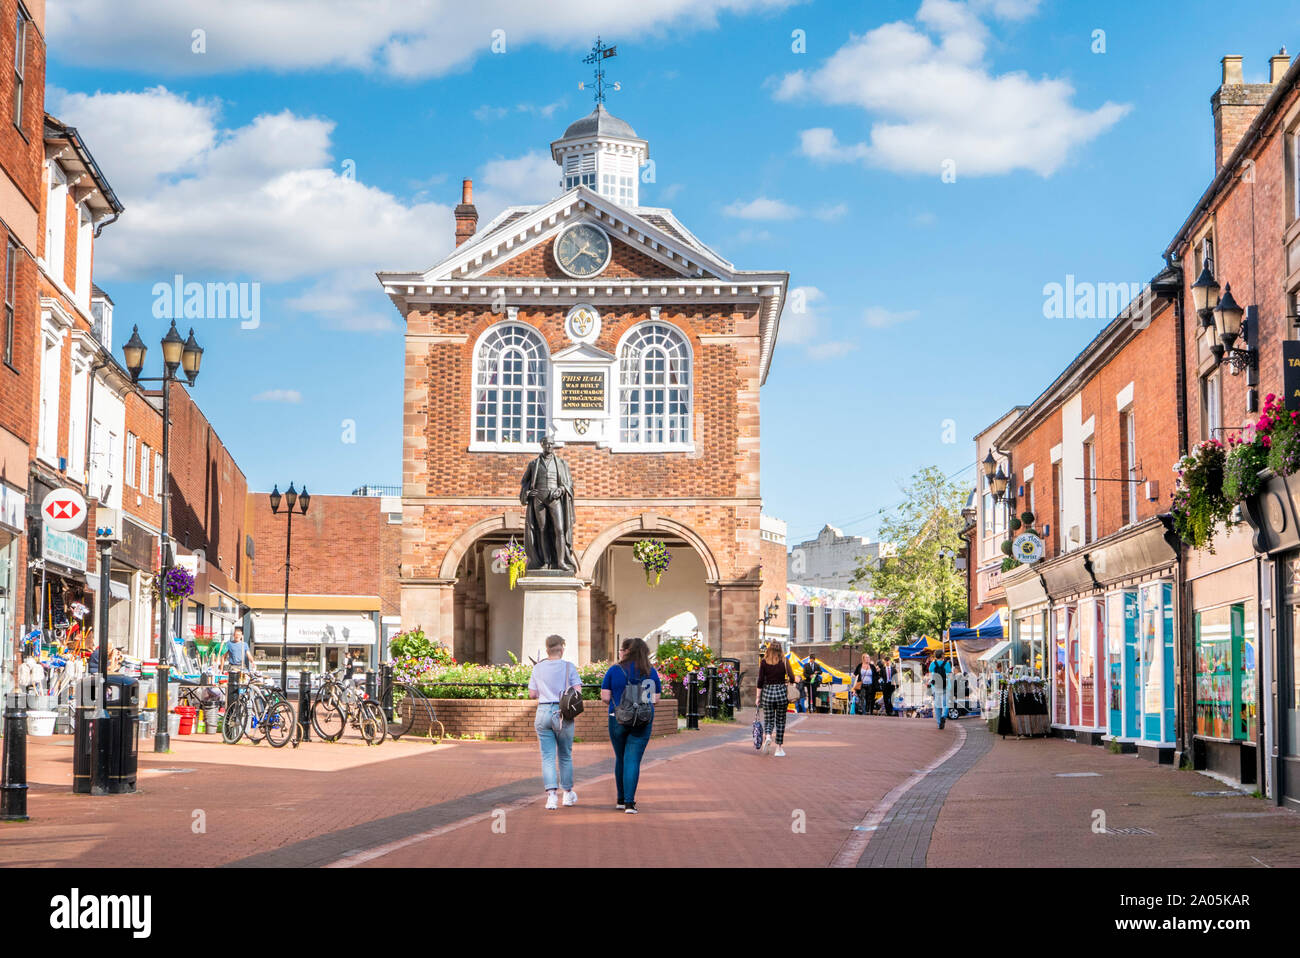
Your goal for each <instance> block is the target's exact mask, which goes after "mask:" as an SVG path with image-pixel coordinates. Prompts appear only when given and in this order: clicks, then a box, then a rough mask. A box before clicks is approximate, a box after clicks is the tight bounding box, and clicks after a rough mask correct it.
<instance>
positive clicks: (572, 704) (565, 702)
mask: <svg viewBox="0 0 1300 958" xmlns="http://www.w3.org/2000/svg"><path fill="white" fill-rule="evenodd" d="M583 707H584V706H583V704H582V690H581V689H575V688H572V687H570V688H567V689H565V690H564V694H563V695H561V696H560V714H561V715H563V716H564V719H565V721H566V722H572V721H573V720H574V719H575V718H577V717H578V716H579V715H581V714H582V710H583Z"/></svg>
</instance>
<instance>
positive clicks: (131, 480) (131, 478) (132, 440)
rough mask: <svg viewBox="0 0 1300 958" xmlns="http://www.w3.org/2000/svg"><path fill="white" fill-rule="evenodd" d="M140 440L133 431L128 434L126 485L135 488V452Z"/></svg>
mask: <svg viewBox="0 0 1300 958" xmlns="http://www.w3.org/2000/svg"><path fill="white" fill-rule="evenodd" d="M139 442H140V440H139V439H138V438H137V437H136V434H135V433H133V432H127V434H126V485H128V486H130V487H132V488H135V487H136V486H135V454H136V449H137V447H138V445H139Z"/></svg>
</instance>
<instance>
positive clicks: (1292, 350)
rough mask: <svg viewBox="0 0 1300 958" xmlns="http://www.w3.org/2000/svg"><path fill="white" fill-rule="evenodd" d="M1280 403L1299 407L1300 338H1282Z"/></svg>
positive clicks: (1287, 406)
mask: <svg viewBox="0 0 1300 958" xmlns="http://www.w3.org/2000/svg"><path fill="white" fill-rule="evenodd" d="M1282 404H1283V405H1284V406H1285V407H1286V408H1287V409H1300V339H1284V340H1282Z"/></svg>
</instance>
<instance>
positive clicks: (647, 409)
mask: <svg viewBox="0 0 1300 958" xmlns="http://www.w3.org/2000/svg"><path fill="white" fill-rule="evenodd" d="M617 355H618V447H620V448H625V449H635V450H642V451H644V450H647V449H650V450H655V449H662V450H689V449H690V448H691V444H692V436H691V411H692V406H693V391H692V384H691V348H690V345H689V344H688V343H687V341H686V337H685V336H683V335H682V333H681V331H680V330H679V329H677V327H675V326H673V325H671V324H669V323H665V322H661V321H659V320H652V321H651V322H648V323H641V324H639V325H637V326H634V327H632V329H630V330H629V331H628V333H627V335H625V336H624V337H623V340H622V342H621V343H619V346H618V354H617Z"/></svg>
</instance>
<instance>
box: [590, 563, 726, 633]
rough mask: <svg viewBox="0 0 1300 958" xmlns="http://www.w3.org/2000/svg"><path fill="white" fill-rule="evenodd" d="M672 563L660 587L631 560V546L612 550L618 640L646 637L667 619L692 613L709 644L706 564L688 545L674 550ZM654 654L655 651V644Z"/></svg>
mask: <svg viewBox="0 0 1300 958" xmlns="http://www.w3.org/2000/svg"><path fill="white" fill-rule="evenodd" d="M671 551H672V560H671V562H670V563H669V565H668V571H667V572H665V573H664V575H663V578H662V579H661V580H660V582H659V585H658V586H656V587H655V588H651V587H650V586H648V585H646V581H645V570H644V569H642V567H641V563H639V562H637V561H636V559H634V558H632V547H631V546H630V545H626V546H623V545H619V546H613V547H612V548H611V549H610V552H611V556H610V581H611V588H612V590H613V594H612V595H611V596H610V598H611V600H612V601H613V602H614V604H615V605H616V606H617V607H618V611H617V613H616V614H615V618H614V629H615V631H616V632H617V633H618V634H617V636H616V639H615V647H617V640H618V639H619V638H628V637H631V636H645V635H648V634H649V633H650V632H652V631H654V630H655V629H657V628H659V627H660V626H661V625H663V624H664V622H666V621H667V620H668V619H671V618H672V617H673V616H675V615H678V614H679V613H682V612H690V613H692V614H693V615H694V616H695V619H696V621H697V622H698V623H699V626H700V634H701V635H702V636H703V637H704V639H705V641H709V640H710V638H711V636H710V635H709V587H708V585H707V584H706V583H705V572H704V562H703V561H702V560H701V559H700V557H699V555H698V554H697V553H696V552H695V550H694V549H692V548H690V547H689V546H687V547H683V548H676V549H672V550H671ZM651 651H654V648H653V645H652V647H651Z"/></svg>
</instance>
